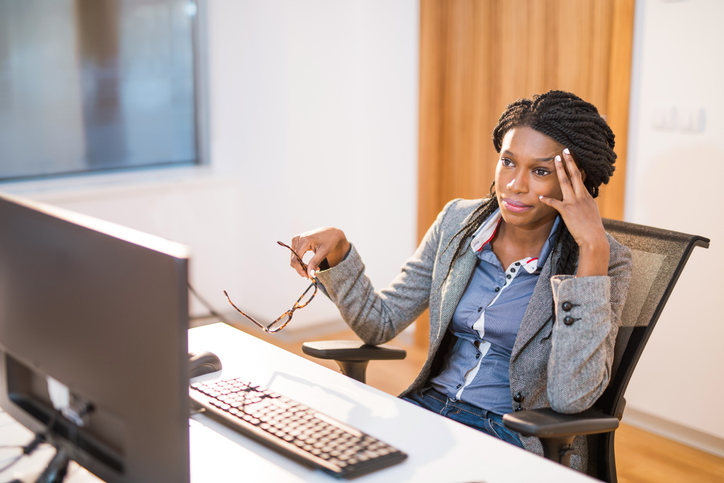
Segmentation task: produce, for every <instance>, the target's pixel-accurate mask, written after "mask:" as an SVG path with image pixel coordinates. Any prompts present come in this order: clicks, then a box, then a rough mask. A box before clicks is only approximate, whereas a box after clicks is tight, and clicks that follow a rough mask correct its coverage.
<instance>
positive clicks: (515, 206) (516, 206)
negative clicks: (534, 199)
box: [503, 199, 532, 213]
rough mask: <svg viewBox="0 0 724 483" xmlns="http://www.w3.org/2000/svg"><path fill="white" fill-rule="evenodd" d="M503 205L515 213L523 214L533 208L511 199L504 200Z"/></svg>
mask: <svg viewBox="0 0 724 483" xmlns="http://www.w3.org/2000/svg"><path fill="white" fill-rule="evenodd" d="M503 204H504V205H505V207H506V208H507V209H508V210H510V211H512V212H513V213H522V212H524V211H526V210H529V209H531V208H532V206H530V205H526V204H525V203H521V202H520V201H515V200H509V199H504V200H503Z"/></svg>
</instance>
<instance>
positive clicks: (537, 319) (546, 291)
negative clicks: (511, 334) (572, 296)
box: [510, 251, 558, 361]
mask: <svg viewBox="0 0 724 483" xmlns="http://www.w3.org/2000/svg"><path fill="white" fill-rule="evenodd" d="M557 259H558V252H557V251H554V252H553V253H551V254H550V255H549V256H548V260H546V263H545V265H543V269H542V270H541V273H540V275H539V277H538V282H536V284H535V289H534V290H533V295H532V296H531V298H530V302H529V303H528V308H527V309H526V311H525V315H524V316H523V321H522V322H521V323H520V328H519V329H518V335H517V337H516V338H515V344H513V351H512V352H511V355H510V360H511V361H513V360H515V358H516V357H518V354H520V352H521V351H522V350H523V349H524V348H525V346H526V345H528V343H529V342H530V341H531V340H532V339H533V338H534V337H535V336H536V334H538V332H540V330H541V329H542V328H543V327H544V326H545V325H546V324H547V323H548V322H549V319H550V316H551V314H552V313H553V290H552V289H551V280H550V279H551V277H552V276H553V267H554V266H555V265H556V263H557ZM551 327H552V326H551Z"/></svg>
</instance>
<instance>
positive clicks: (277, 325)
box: [224, 241, 317, 334]
mask: <svg viewBox="0 0 724 483" xmlns="http://www.w3.org/2000/svg"><path fill="white" fill-rule="evenodd" d="M277 243H278V244H279V245H281V246H283V247H285V248H288V249H289V251H291V252H292V253H293V254H294V256H295V257H296V258H297V261H298V262H299V264H300V265H301V266H302V268H303V269H304V272H305V273H307V264H306V263H304V262H303V261H302V257H300V256H299V255H298V254H297V252H295V251H294V250H292V248H291V247H290V246H287V245H285V244H284V243H282V242H280V241H278V242H277ZM312 287H314V292H312V295H308V294H309V291H310V290H311V289H312ZM224 295H226V299H227V300H228V301H229V303H230V304H231V306H232V307H234V308H235V309H236V311H237V312H239V313H240V314H241V315H243V316H244V317H246V318H247V319H249V320H250V321H252V322H253V323H254V325H256V326H257V327H259V328H260V329H261V330H263V331H264V332H267V333H269V334H273V333H275V332H279V331H280V330H282V329H283V328H284V327H286V326H287V324H288V323H289V322H290V321H291V320H292V315H294V311H295V310H297V309H303V308H304V307H306V306H307V305H308V304H309V302H311V301H312V299H313V298H314V296H315V295H317V279H316V278H315V277H312V284H311V285H310V286H309V287H307V290H305V291H304V293H303V294H302V296H301V297H299V298H298V299H297V301H296V302H294V306H292V308H291V309H289V310H287V311H286V312H284V313H283V314H282V315H280V316H279V317H278V318H277V319H276V320H275V321H274V322H272V323H271V324H269V325H264V324H262V323H260V322H258V321H257V320H256V319H254V317H252V316H251V315H247V314H245V313H244V312H243V311H242V310H241V309H239V307H237V306H236V305H234V302H232V301H231V298H230V297H229V294H228V293H226V290H224Z"/></svg>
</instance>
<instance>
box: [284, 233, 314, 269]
mask: <svg viewBox="0 0 724 483" xmlns="http://www.w3.org/2000/svg"><path fill="white" fill-rule="evenodd" d="M291 249H292V250H294V252H295V253H296V254H297V255H299V257H303V256H304V254H305V253H307V252H308V251H309V249H310V247H309V246H308V245H307V244H306V243H305V242H303V241H302V236H301V235H297V236H295V237H294V238H292V244H291ZM289 265H291V267H292V268H293V269H294V270H295V271H296V272H297V273H298V274H299V275H300V276H301V277H304V278H309V275H308V273H307V271H308V270H309V266H308V265H307V266H305V265H304V262H302V261H300V260H299V258H298V257H297V256H295V255H294V253H290V262H289Z"/></svg>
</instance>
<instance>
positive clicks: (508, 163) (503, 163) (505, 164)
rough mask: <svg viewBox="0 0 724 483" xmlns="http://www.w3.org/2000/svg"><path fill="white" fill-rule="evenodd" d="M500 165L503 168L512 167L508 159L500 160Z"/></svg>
mask: <svg viewBox="0 0 724 483" xmlns="http://www.w3.org/2000/svg"><path fill="white" fill-rule="evenodd" d="M500 163H501V164H502V165H503V166H513V162H512V161H511V160H510V159H508V158H500Z"/></svg>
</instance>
